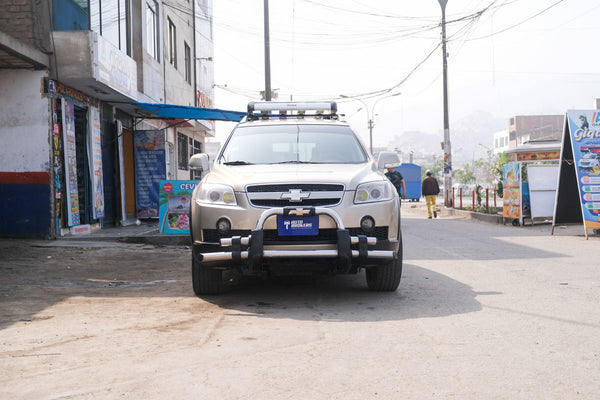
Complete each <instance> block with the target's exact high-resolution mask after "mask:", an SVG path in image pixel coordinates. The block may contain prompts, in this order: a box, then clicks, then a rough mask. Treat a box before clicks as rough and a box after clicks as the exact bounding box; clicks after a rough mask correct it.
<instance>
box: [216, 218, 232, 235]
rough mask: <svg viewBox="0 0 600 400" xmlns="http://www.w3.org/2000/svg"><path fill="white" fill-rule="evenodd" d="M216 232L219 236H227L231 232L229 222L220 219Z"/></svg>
mask: <svg viewBox="0 0 600 400" xmlns="http://www.w3.org/2000/svg"><path fill="white" fill-rule="evenodd" d="M217 231H218V232H219V234H221V235H225V234H228V233H229V232H231V222H229V220H228V219H225V218H221V219H220V220H218V221H217Z"/></svg>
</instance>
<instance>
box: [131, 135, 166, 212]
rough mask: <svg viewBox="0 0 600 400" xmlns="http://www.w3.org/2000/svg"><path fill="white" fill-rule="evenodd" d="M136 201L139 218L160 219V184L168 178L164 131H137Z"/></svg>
mask: <svg viewBox="0 0 600 400" xmlns="http://www.w3.org/2000/svg"><path fill="white" fill-rule="evenodd" d="M133 144H134V155H135V200H136V207H137V217H138V218H158V216H159V194H158V190H159V184H160V181H161V180H163V179H165V178H166V174H167V171H166V158H165V135H164V132H163V131H160V130H152V131H135V132H134V134H133Z"/></svg>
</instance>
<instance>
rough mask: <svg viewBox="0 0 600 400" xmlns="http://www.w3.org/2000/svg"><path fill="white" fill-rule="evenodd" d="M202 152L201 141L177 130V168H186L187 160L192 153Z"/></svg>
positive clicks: (187, 166) (187, 167)
mask: <svg viewBox="0 0 600 400" xmlns="http://www.w3.org/2000/svg"><path fill="white" fill-rule="evenodd" d="M198 153H202V142H200V141H198V140H194V139H193V138H191V137H189V136H187V135H185V134H183V133H181V132H177V158H178V162H177V165H178V168H179V169H182V170H186V171H187V170H188V169H189V165H188V161H189V159H190V157H191V156H193V155H194V154H198Z"/></svg>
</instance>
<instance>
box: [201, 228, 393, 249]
mask: <svg viewBox="0 0 600 400" xmlns="http://www.w3.org/2000/svg"><path fill="white" fill-rule="evenodd" d="M348 231H349V232H350V236H358V235H366V236H371V237H376V238H377V240H387V238H388V227H387V226H380V227H376V228H375V230H374V231H373V232H371V233H369V234H367V233H365V232H363V231H362V229H360V228H350V229H348ZM264 232H265V233H264V235H265V236H264V244H265V245H268V244H283V243H299V242H302V243H315V244H330V243H336V242H337V233H336V232H337V229H333V228H329V229H319V234H318V235H301V236H279V235H278V234H277V229H265V231H264ZM250 234H251V231H250V230H241V229H239V230H233V231H231V233H230V234H228V235H225V236H221V235H220V234H219V232H218V231H217V230H216V229H204V230H202V235H203V237H204V241H205V242H213V243H217V242H219V240H220V239H221V238H223V237H228V238H229V237H232V236H248V235H250Z"/></svg>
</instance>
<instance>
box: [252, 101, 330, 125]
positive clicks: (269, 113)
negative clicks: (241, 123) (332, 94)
mask: <svg viewBox="0 0 600 400" xmlns="http://www.w3.org/2000/svg"><path fill="white" fill-rule="evenodd" d="M309 112H312V113H309ZM305 117H314V118H316V119H338V115H337V103H336V102H335V101H327V102H317V101H305V102H299V103H293V102H283V101H266V102H250V103H248V121H255V120H258V119H270V118H279V119H287V118H297V119H303V118H305Z"/></svg>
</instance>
